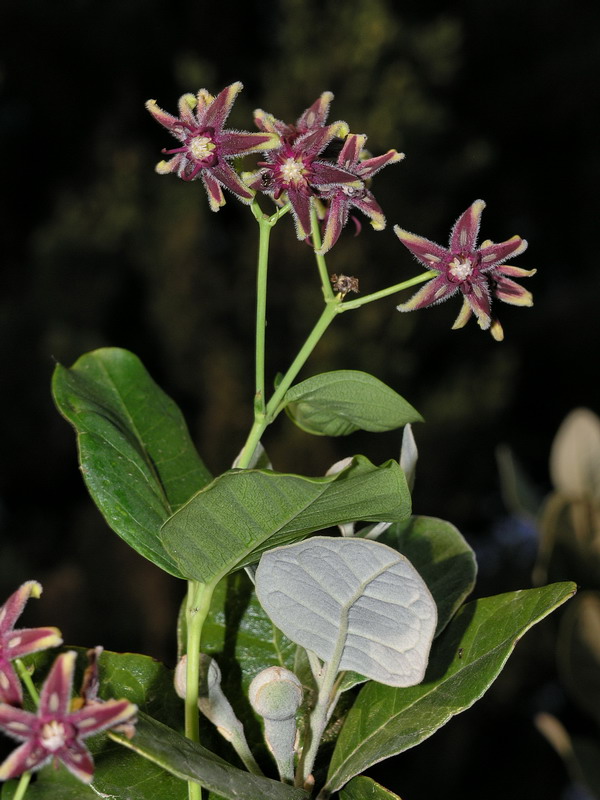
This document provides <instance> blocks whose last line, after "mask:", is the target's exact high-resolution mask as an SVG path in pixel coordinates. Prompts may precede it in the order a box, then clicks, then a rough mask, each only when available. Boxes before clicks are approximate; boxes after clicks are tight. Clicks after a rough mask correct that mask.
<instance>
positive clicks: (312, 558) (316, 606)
mask: <svg viewBox="0 0 600 800" xmlns="http://www.w3.org/2000/svg"><path fill="white" fill-rule="evenodd" d="M255 578H256V594H257V596H258V599H259V600H260V602H261V605H262V607H263V608H264V609H265V611H266V612H267V614H268V615H269V616H270V617H271V619H272V620H273V622H274V623H275V624H276V625H277V626H278V627H279V628H280V629H281V630H282V631H283V632H284V633H285V634H286V636H287V637H288V638H289V639H292V641H294V642H296V643H297V644H299V645H302V647H305V648H306V649H307V650H311V651H312V652H313V653H316V655H317V656H318V657H319V658H320V659H322V660H323V661H324V662H325V663H327V664H333V665H335V669H336V671H344V670H353V671H355V672H359V673H360V674H361V675H365V676H367V677H368V678H371V679H372V680H376V681H380V682H382V683H386V684H388V685H390V686H413V685H414V684H415V683H419V682H420V681H421V680H422V679H423V675H424V674H425V668H426V666H427V658H428V655H429V649H430V647H431V641H432V639H433V633H434V631H435V627H436V623H437V611H436V606H435V602H434V600H433V598H432V596H431V593H430V592H429V590H428V589H427V586H426V584H425V582H424V581H423V579H422V578H421V576H420V575H419V573H418V572H417V571H416V569H415V568H414V567H413V566H412V564H411V563H410V561H409V560H408V559H407V558H405V557H404V556H403V555H401V554H400V553H398V552H397V550H393V549H392V548H391V547H388V546H387V545H384V544H382V543H381V542H373V541H370V540H368V539H349V538H339V537H338V538H332V537H328V536H314V537H311V538H310V539H307V541H305V542H299V543H297V544H292V545H288V546H286V547H277V548H275V549H273V550H269V552H268V553H265V554H264V555H263V557H262V558H261V560H260V564H259V565H258V569H257V570H256V575H255Z"/></svg>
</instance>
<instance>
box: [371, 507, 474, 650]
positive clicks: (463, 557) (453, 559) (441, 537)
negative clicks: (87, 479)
mask: <svg viewBox="0 0 600 800" xmlns="http://www.w3.org/2000/svg"><path fill="white" fill-rule="evenodd" d="M377 541H378V542H383V543H384V544H387V545H389V546H390V547H393V548H394V549H395V550H398V552H399V553H402V554H403V555H405V556H406V557H407V558H408V560H409V561H410V562H411V564H412V565H413V567H415V568H416V569H417V571H418V572H419V574H420V575H421V577H422V578H423V580H424V581H425V583H426V584H427V586H428V588H429V591H430V592H431V594H432V595H433V599H434V600H435V602H436V605H437V610H438V624H437V628H436V636H437V635H438V634H440V633H441V632H442V631H443V630H444V628H445V627H446V625H447V624H448V622H449V621H450V619H451V618H452V617H453V616H454V614H455V613H456V611H457V610H458V608H460V606H461V605H462V603H463V602H464V601H465V599H466V598H467V596H468V595H469V594H470V593H471V591H472V590H473V587H474V585H475V577H476V575H477V562H476V561H475V554H474V553H473V551H472V550H471V548H470V547H469V545H468V544H467V542H466V541H465V539H464V538H463V536H462V535H461V533H460V532H459V531H458V530H457V529H456V528H455V527H454V525H452V524H451V523H450V522H446V521H445V520H442V519H436V518H435V517H411V518H410V519H409V520H407V521H406V522H397V523H395V524H394V525H391V526H390V527H389V528H388V529H387V531H385V533H383V534H382V535H381V536H379V538H378V539H377Z"/></svg>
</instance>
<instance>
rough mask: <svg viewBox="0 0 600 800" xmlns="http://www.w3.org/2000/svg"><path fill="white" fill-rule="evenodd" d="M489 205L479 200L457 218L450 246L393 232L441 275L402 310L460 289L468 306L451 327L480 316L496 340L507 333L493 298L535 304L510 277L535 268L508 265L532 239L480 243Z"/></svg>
mask: <svg viewBox="0 0 600 800" xmlns="http://www.w3.org/2000/svg"><path fill="white" fill-rule="evenodd" d="M484 208H485V203H484V202H483V200H476V201H475V202H474V203H473V205H471V206H470V207H469V208H468V209H467V210H466V211H465V212H464V214H462V215H461V216H460V217H459V218H458V219H457V221H456V222H455V224H454V227H453V228H452V232H451V234H450V244H449V246H448V248H445V247H441V246H440V245H439V244H435V242H431V241H430V240H429V239H424V238H423V237H422V236H416V235H415V234H414V233H409V232H408V231H405V230H403V229H402V228H400V227H398V226H397V225H396V226H395V228H394V231H395V233H396V234H397V236H398V238H399V239H400V241H401V242H402V244H403V245H404V246H405V247H407V248H408V249H409V250H410V252H411V253H412V254H413V255H414V256H415V257H416V258H417V259H418V261H420V262H421V263H422V264H424V265H425V266H426V267H427V268H428V269H430V270H433V271H434V272H435V273H437V274H436V275H435V276H434V277H433V278H432V279H431V280H430V281H428V282H427V283H426V284H425V286H423V287H422V288H421V289H419V291H418V292H417V293H416V294H414V295H413V296H412V297H411V298H410V300H408V301H407V302H406V303H402V304H401V305H399V306H398V310H399V311H414V310H415V309H418V308H425V307H426V306H431V305H434V304H436V303H441V302H442V301H443V300H447V299H448V298H449V297H452V295H454V294H456V293H457V292H461V293H462V295H463V306H462V309H461V311H460V313H459V315H458V317H457V318H456V321H455V322H454V325H453V326H452V327H453V328H462V326H463V325H465V323H466V322H467V320H468V319H469V317H470V316H471V315H472V314H475V316H476V317H477V322H478V323H479V326H480V327H481V328H483V329H484V330H487V329H488V328H491V332H492V334H493V336H494V338H495V339H498V340H500V339H502V338H503V333H502V328H501V326H500V323H498V322H497V321H496V320H493V319H492V313H491V302H492V298H493V297H497V298H498V299H499V300H503V301H504V302H505V303H511V304H512V305H519V306H531V305H533V299H532V296H531V293H530V292H528V291H527V290H526V289H524V288H523V287H522V286H520V285H519V284H518V283H516V282H515V281H513V280H511V277H527V276H531V275H534V274H535V270H525V269H520V268H519V267H513V266H511V265H508V264H505V261H507V260H508V259H509V258H512V257H513V256H517V255H519V254H520V253H522V252H523V251H524V250H525V249H526V248H527V242H526V241H525V240H524V239H521V237H520V236H513V237H512V238H511V239H508V240H507V241H506V242H502V243H500V244H494V243H493V242H491V241H490V240H489V239H488V240H486V241H485V242H483V243H482V244H481V246H480V247H477V246H476V244H477V235H478V233H479V223H480V220H481V212H482V211H483V209H484Z"/></svg>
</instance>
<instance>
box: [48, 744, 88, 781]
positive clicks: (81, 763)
mask: <svg viewBox="0 0 600 800" xmlns="http://www.w3.org/2000/svg"><path fill="white" fill-rule="evenodd" d="M54 755H55V756H56V757H57V758H58V759H60V760H61V761H62V763H63V764H64V765H65V767H66V768H67V769H68V770H69V772H71V773H72V774H73V775H75V777H76V778H79V780H80V781H83V783H91V782H92V779H93V777H94V760H93V758H92V756H91V754H90V751H89V750H88V749H87V747H86V746H85V745H84V744H83V743H82V742H79V741H77V739H75V740H74V741H72V742H70V743H69V745H68V747H61V749H60V750H57V751H56V753H54Z"/></svg>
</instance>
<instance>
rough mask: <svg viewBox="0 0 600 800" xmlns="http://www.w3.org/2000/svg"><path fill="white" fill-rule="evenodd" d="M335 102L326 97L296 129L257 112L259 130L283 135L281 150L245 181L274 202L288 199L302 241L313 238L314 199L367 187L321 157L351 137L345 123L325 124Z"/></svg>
mask: <svg viewBox="0 0 600 800" xmlns="http://www.w3.org/2000/svg"><path fill="white" fill-rule="evenodd" d="M332 98H333V95H332V94H331V92H324V93H323V94H322V95H321V97H320V98H319V99H318V100H316V101H315V102H314V103H313V104H312V106H310V107H309V108H307V109H306V111H305V112H304V113H303V114H302V115H301V116H300V117H299V118H298V120H297V121H296V123H295V124H294V125H287V124H286V123H285V122H282V121H281V120H277V119H275V117H274V116H273V115H272V114H266V113H265V112H264V111H262V110H261V109H258V110H257V111H255V112H254V116H255V121H256V124H257V125H258V127H259V128H261V129H262V130H264V131H267V132H271V133H277V134H279V136H280V137H281V145H280V147H279V148H278V149H273V150H271V152H269V153H267V155H266V159H267V160H266V161H264V162H262V163H260V164H259V166H260V167H261V169H260V170H259V171H258V172H255V173H253V174H251V175H249V176H247V179H246V180H247V183H248V186H250V188H251V189H254V190H255V191H259V192H265V193H266V194H270V195H271V196H272V197H273V199H274V200H276V201H277V200H279V198H280V197H281V196H282V195H283V194H285V195H286V197H287V200H288V201H289V203H290V205H291V208H292V213H293V215H294V222H295V224H296V233H297V234H298V238H299V239H306V238H307V237H308V236H310V231H311V223H310V209H311V202H312V198H313V197H319V196H320V194H321V192H323V191H325V190H327V189H332V188H333V187H339V186H347V187H353V188H355V189H358V190H360V189H362V187H363V181H362V179H361V178H359V177H357V175H355V174H354V173H353V172H350V171H349V170H347V169H345V168H343V167H340V166H338V165H337V164H335V163H334V162H333V161H328V160H326V159H325V158H318V156H319V155H321V154H322V153H323V151H324V150H325V148H326V147H327V145H328V144H329V143H330V142H331V141H332V139H334V138H335V137H340V138H343V137H345V136H346V135H347V133H348V126H347V125H346V123H345V122H333V123H332V124H330V125H325V121H326V119H327V114H328V112H329V105H330V103H331V100H332Z"/></svg>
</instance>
